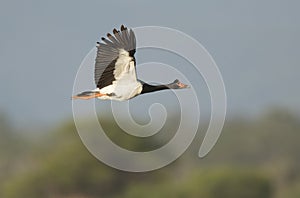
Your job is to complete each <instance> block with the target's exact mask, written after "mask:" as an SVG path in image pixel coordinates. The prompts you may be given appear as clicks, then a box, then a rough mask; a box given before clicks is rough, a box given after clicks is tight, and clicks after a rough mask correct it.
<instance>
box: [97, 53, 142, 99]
mask: <svg viewBox="0 0 300 198" xmlns="http://www.w3.org/2000/svg"><path fill="white" fill-rule="evenodd" d="M114 76H115V79H116V80H115V81H113V83H112V85H109V86H106V87H103V88H102V89H100V93H103V94H111V93H114V94H113V95H112V96H109V97H108V96H102V97H100V99H114V100H128V99H130V98H133V97H134V96H136V95H138V94H139V93H141V91H142V84H141V83H140V82H139V81H137V78H136V70H135V63H134V61H133V58H132V57H130V56H129V53H128V52H127V51H126V50H124V49H120V50H119V57H118V59H117V61H116V63H115V70H114Z"/></svg>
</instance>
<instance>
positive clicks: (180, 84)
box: [177, 82, 190, 89]
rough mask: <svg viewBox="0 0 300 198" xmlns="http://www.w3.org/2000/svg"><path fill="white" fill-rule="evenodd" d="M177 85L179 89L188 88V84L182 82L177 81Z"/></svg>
mask: <svg viewBox="0 0 300 198" xmlns="http://www.w3.org/2000/svg"><path fill="white" fill-rule="evenodd" d="M177 85H178V87H179V89H183V88H189V87H190V86H188V85H186V84H183V83H182V82H177Z"/></svg>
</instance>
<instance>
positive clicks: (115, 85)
mask: <svg viewBox="0 0 300 198" xmlns="http://www.w3.org/2000/svg"><path fill="white" fill-rule="evenodd" d="M101 39H102V41H103V42H101V43H100V42H97V57H96V63H95V71H94V80H95V83H96V86H97V88H96V89H94V90H92V91H84V92H82V93H79V94H77V95H75V96H73V97H72V98H73V99H91V98H98V99H110V100H119V101H123V100H129V99H131V98H133V97H135V96H137V95H140V94H145V93H149V92H154V91H159V90H164V89H183V88H187V87H188V85H185V84H183V83H181V82H180V81H179V80H177V79H176V80H175V81H174V82H172V83H169V84H162V85H150V84H147V83H145V82H143V81H141V80H138V79H137V76H136V68H135V66H136V60H135V58H134V54H135V51H136V39H135V35H134V32H133V31H132V29H128V28H127V27H124V25H122V26H121V31H118V30H116V29H114V30H113V34H110V33H108V34H107V38H104V37H102V38H101Z"/></svg>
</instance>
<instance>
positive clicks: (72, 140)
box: [0, 110, 300, 198]
mask: <svg viewBox="0 0 300 198" xmlns="http://www.w3.org/2000/svg"><path fill="white" fill-rule="evenodd" d="M101 122H102V125H103V126H104V127H106V128H107V130H109V134H108V136H109V137H110V138H111V139H113V140H114V141H116V142H117V143H118V144H120V145H122V146H126V147H128V148H130V149H134V150H149V149H151V148H154V146H153V147H151V146H152V145H155V147H157V146H158V145H160V144H163V143H164V142H165V140H163V141H162V140H161V139H159V138H152V139H151V141H150V142H149V141H147V142H146V141H145V140H144V139H138V138H132V137H130V136H129V135H124V134H123V136H122V138H119V137H120V134H122V131H121V130H120V129H119V128H118V127H117V126H116V124H115V123H114V122H112V121H111V120H110V119H107V120H102V121H101ZM0 124H1V131H0V133H1V139H0V148H1V150H0V157H1V158H0V170H1V173H0V197H3V198H19V197H20V198H21V197H22V198H23V197H30V198H41V197H46V198H48V197H49V198H50V197H51V198H52V197H57V198H79V197H85V198H96V197H112V198H121V197H122V198H123V197H125V198H140V197H144V198H148V197H149V198H150V197H151V198H159V197H175V198H185V197H188V198H196V197H205V198H220V197H222V198H269V197H270V198H271V197H272V198H286V197H289V198H298V197H300V166H299V165H300V155H299V151H300V144H299V143H298V141H299V140H300V133H299V132H300V122H299V118H298V117H296V116H293V115H291V114H289V113H288V112H285V111H283V110H280V111H271V112H267V113H266V114H265V115H263V116H261V117H259V118H256V119H241V118H236V119H230V120H227V122H226V124H225V126H224V130H223V132H222V135H221V137H220V139H219V140H218V143H217V144H216V146H215V147H214V148H213V150H212V151H211V152H210V153H209V154H208V155H207V156H206V157H205V158H203V159H200V158H198V157H197V152H198V149H199V146H200V142H202V140H203V135H204V134H203V129H205V126H203V127H202V126H200V127H201V128H202V129H200V131H199V133H198V134H197V137H196V138H195V140H194V141H193V143H192V145H191V146H190V148H189V149H188V151H187V152H185V153H184V155H183V156H181V157H180V158H179V159H178V160H176V161H175V162H174V163H172V164H171V165H169V166H167V167H164V168H162V169H160V170H157V171H153V172H148V173H127V172H123V171H118V170H115V169H113V168H110V167H108V166H106V165H104V164H103V163H101V162H99V161H98V160H97V159H96V158H94V157H93V156H92V155H91V154H90V153H89V152H88V151H87V149H86V148H85V146H84V145H83V144H82V142H81V140H80V137H79V136H78V134H77V132H76V129H75V126H74V123H73V122H71V121H70V122H67V121H66V123H62V124H61V125H60V126H58V127H55V128H53V129H51V130H50V131H49V132H48V133H43V135H37V134H39V132H37V133H32V132H30V133H28V132H27V131H26V130H24V131H22V130H20V129H19V130H16V129H14V128H13V127H12V124H11V123H9V120H8V119H6V118H5V117H4V116H0ZM204 125H205V124H204ZM161 133H168V131H167V129H165V130H163V131H162V132H161Z"/></svg>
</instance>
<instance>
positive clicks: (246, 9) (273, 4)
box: [0, 0, 300, 125]
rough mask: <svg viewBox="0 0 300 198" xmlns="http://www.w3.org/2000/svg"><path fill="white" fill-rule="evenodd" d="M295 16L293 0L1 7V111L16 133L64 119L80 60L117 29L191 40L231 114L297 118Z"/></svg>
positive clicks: (136, 0) (133, 0) (139, 0)
mask: <svg viewBox="0 0 300 198" xmlns="http://www.w3.org/2000/svg"><path fill="white" fill-rule="evenodd" d="M299 8H300V2H299V1H297V0H294V1H292V0H287V1H279V0H272V1H271V0H268V1H259V0H248V1H246V0H245V1H240V0H227V1H217V0H211V1H196V0H195V1H171V0H165V1H154V0H151V1H150V0H147V1H143V0H129V1H99V0H97V1H57V0H53V1H30V0H28V1H14V0H10V1H8V0H6V1H4V0H0V24H1V26H0V66H1V73H0V90H1V94H0V95H1V97H0V112H4V113H6V114H8V116H9V117H11V119H12V120H13V121H14V122H15V123H16V124H18V125H23V124H28V123H35V124H36V123H40V124H49V123H54V122H58V121H60V120H62V119H64V118H67V117H71V113H72V110H71V100H70V96H71V94H72V87H73V82H74V78H75V74H76V72H77V69H78V67H79V65H80V63H81V61H82V60H83V58H84V57H85V55H86V54H87V53H88V52H89V51H90V50H91V49H92V48H93V47H94V46H95V43H96V41H97V40H99V38H100V37H101V36H103V35H105V34H106V33H107V32H110V31H111V30H112V29H113V28H114V27H119V26H120V25H121V24H125V25H127V26H129V27H137V26H145V25H157V26H166V27H170V28H174V29H178V30H180V31H182V32H185V33H187V34H189V35H190V36H192V37H194V38H196V39H197V40H198V41H199V42H200V43H201V44H202V45H203V46H204V47H205V48H206V49H207V50H208V51H209V52H210V53H211V55H212V56H213V58H214V59H215V61H216V63H217V65H218V66H219V68H220V71H221V73H222V75H223V78H224V82H225V86H226V88H227V97H228V114H229V115H236V114H237V115H256V114H259V113H261V112H263V111H264V110H266V109H268V108H270V107H272V106H281V107H285V108H288V109H290V110H291V111H294V112H296V113H297V112H299V111H300V103H299V101H300V93H299V85H300V78H299V73H300V67H299V63H300V54H299V46H300V39H299V35H300V22H299V18H300V12H299ZM137 58H139V54H138V55H137ZM138 60H139V59H138ZM152 61H155V59H152ZM87 89H89V88H87Z"/></svg>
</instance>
